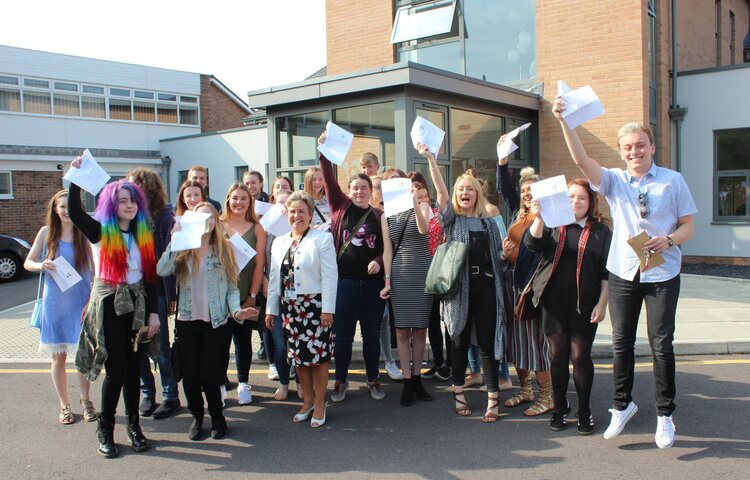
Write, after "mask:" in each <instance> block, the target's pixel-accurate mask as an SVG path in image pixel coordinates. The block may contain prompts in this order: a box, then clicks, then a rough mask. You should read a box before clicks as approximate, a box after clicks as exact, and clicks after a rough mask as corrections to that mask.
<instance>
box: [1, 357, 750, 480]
mask: <svg viewBox="0 0 750 480" xmlns="http://www.w3.org/2000/svg"><path fill="white" fill-rule="evenodd" d="M596 366H597V370H596V377H595V380H594V390H593V395H592V402H591V403H592V408H593V414H594V418H595V421H596V425H597V431H596V433H595V434H594V435H591V436H588V437H582V436H580V435H578V434H577V433H576V429H575V420H574V418H571V419H569V427H568V429H567V430H565V431H563V432H552V431H550V430H549V428H548V421H549V416H548V415H547V416H543V417H538V418H525V417H523V415H522V414H521V407H516V408H514V409H507V408H503V407H501V413H502V414H503V417H502V419H501V420H500V421H499V422H498V423H496V424H491V425H487V424H483V423H482V422H481V415H482V413H483V411H484V407H485V402H486V394H483V393H482V392H479V391H478V390H476V389H473V391H472V389H469V390H468V394H467V398H468V401H469V404H470V405H471V407H472V408H473V409H474V414H473V416H471V417H468V418H462V417H458V416H457V415H456V414H455V413H453V402H452V397H451V393H450V391H451V390H450V387H449V386H448V384H447V383H443V382H435V381H426V382H425V383H426V384H427V388H428V389H429V390H430V391H431V392H433V395H434V400H433V401H432V402H429V403H423V402H418V403H416V404H415V405H413V406H411V407H408V408H404V407H401V406H399V404H398V401H399V394H400V388H401V387H400V385H399V384H398V383H393V382H389V381H388V380H387V378H386V379H385V383H384V388H385V391H386V393H387V396H386V398H385V400H383V401H380V402H377V401H374V400H372V399H370V398H369V395H368V394H367V390H366V388H365V387H364V384H363V381H364V379H363V376H362V374H361V372H360V373H358V374H355V375H354V376H353V377H352V378H351V380H352V388H351V389H350V393H349V395H348V396H347V398H346V401H345V402H344V403H341V404H333V405H329V407H328V422H327V423H326V425H325V426H324V427H323V428H320V429H312V428H310V427H309V424H308V423H302V424H293V423H292V422H291V417H292V415H293V414H294V413H296V411H297V410H298V408H299V405H300V402H299V400H297V399H296V396H295V395H294V394H293V393H292V394H291V395H290V400H289V401H284V402H277V401H275V400H273V391H274V389H275V385H273V383H275V382H270V381H267V380H265V376H264V375H262V373H265V370H264V369H263V370H261V369H260V368H258V369H257V370H254V371H253V379H254V380H255V379H262V380H261V381H254V383H253V394H254V402H253V404H252V405H250V406H239V405H237V403H236V399H235V398H236V397H235V395H236V394H234V393H233V392H230V398H229V400H228V403H227V408H226V411H225V413H226V416H227V418H228V421H229V433H228V436H227V438H225V439H222V440H212V439H207V440H203V441H200V442H191V441H190V440H188V439H187V434H186V432H187V429H188V426H189V423H190V417H189V414H188V413H187V410H186V409H185V408H184V407H183V408H182V409H181V411H180V413H179V414H178V415H177V416H175V417H172V418H170V419H166V420H153V419H143V421H142V426H143V429H144V432H145V434H146V435H147V436H148V437H149V438H150V439H151V441H152V448H151V450H150V451H148V452H146V453H141V454H137V453H134V452H133V451H132V449H131V448H130V447H129V446H127V444H126V435H125V428H124V425H123V423H124V419H123V415H122V408H123V407H122V402H121V403H120V405H119V409H118V420H117V421H118V424H117V428H116V431H115V440H116V442H117V443H118V444H119V445H120V448H121V454H120V456H119V457H118V458H115V459H104V458H102V457H100V456H99V455H98V454H97V453H96V440H95V429H96V427H95V424H90V423H84V422H82V421H81V419H80V408H77V407H75V406H74V412H75V413H76V416H77V422H76V423H75V424H74V425H69V426H63V425H60V424H58V423H57V400H56V395H55V393H54V390H53V387H52V383H51V380H50V377H49V375H48V373H47V370H46V368H43V366H42V365H39V364H33V365H32V364H30V365H24V364H12V365H11V364H2V365H0V405H2V409H1V410H0V465H2V468H1V469H0V471H1V472H2V473H0V477H1V478H7V479H42V478H44V479H46V478H56V479H68V478H70V479H77V480H78V479H81V478H92V479H98V480H105V479H110V478H112V479H115V478H116V479H118V480H121V479H122V478H144V479H151V478H164V479H171V478H182V479H188V478H222V479H231V478H243V479H246V478H261V477H262V478H264V479H265V478H271V479H275V478H297V479H305V478H316V479H317V478H346V479H359V478H378V479H381V478H382V479H386V478H387V479H391V478H394V479H395V478H398V479H401V478H424V479H479V478H493V479H497V478H509V479H518V478H540V479H555V480H560V479H568V478H575V479H587V478H598V479H600V478H628V479H634V478H647V479H650V478H668V479H681V480H687V479H714V480H718V479H740V478H748V473H747V472H748V471H750V433H749V432H750V416H749V415H748V414H747V412H748V409H749V408H750V387H749V386H748V385H750V368H748V367H749V366H750V356H748V355H723V356H696V357H679V358H678V363H677V389H678V396H677V400H676V403H677V411H676V412H675V414H674V420H675V424H676V428H677V441H676V443H675V446H674V447H673V448H671V449H664V450H660V449H658V448H657V447H656V445H655V444H654V429H655V426H656V416H655V415H656V414H655V410H654V400H653V396H654V394H653V390H654V389H653V375H652V373H651V365H650V362H649V361H648V360H645V361H639V362H638V363H637V366H636V381H635V387H634V400H635V402H636V403H637V404H638V406H639V411H638V413H637V414H636V416H635V417H634V418H633V419H632V420H631V421H630V423H629V424H628V425H627V427H626V429H625V431H624V432H623V434H622V435H620V436H619V437H617V438H615V439H613V440H609V441H607V440H604V439H602V437H601V434H602V433H603V431H604V429H605V428H606V425H607V424H608V422H609V414H608V412H607V409H608V408H609V407H610V404H611V400H610V397H611V389H612V373H611V363H608V361H597V363H596ZM40 367H41V368H40ZM156 377H157V379H158V375H157V376H156ZM514 380H515V378H514ZM69 384H70V386H69V392H70V394H71V399H74V398H76V397H77V392H78V386H77V382H76V380H75V377H74V376H73V375H69ZM100 388H101V381H99V382H97V383H95V384H94V385H93V386H92V397H93V399H94V400H95V403H96V404H97V408H98V398H99V391H100ZM292 390H294V387H292ZM510 394H511V392H503V393H502V394H501V400H504V399H505V398H507V397H508V396H510ZM569 399H570V401H571V403H572V404H573V409H574V410H573V411H574V412H575V408H576V397H575V393H574V388H573V386H572V383H571V385H570V389H569ZM183 402H184V399H183ZM572 417H573V416H572ZM206 424H207V425H208V424H209V422H208V420H207V422H206ZM207 425H206V426H207Z"/></svg>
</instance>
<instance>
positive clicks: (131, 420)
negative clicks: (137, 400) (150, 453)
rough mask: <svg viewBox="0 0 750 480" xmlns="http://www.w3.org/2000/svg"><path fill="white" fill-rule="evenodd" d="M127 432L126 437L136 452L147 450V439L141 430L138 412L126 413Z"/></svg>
mask: <svg viewBox="0 0 750 480" xmlns="http://www.w3.org/2000/svg"><path fill="white" fill-rule="evenodd" d="M127 418H128V424H127V427H126V428H127V432H128V438H130V445H131V446H132V447H133V450H135V451H136V452H145V451H146V450H148V440H147V439H146V437H145V436H144V435H143V431H141V424H140V421H139V419H138V414H137V413H136V414H134V415H128V416H127Z"/></svg>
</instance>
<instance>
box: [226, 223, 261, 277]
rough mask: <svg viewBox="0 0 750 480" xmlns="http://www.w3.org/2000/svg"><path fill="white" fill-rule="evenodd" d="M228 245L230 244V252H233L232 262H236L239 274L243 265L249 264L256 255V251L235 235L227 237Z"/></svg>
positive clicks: (237, 234)
mask: <svg viewBox="0 0 750 480" xmlns="http://www.w3.org/2000/svg"><path fill="white" fill-rule="evenodd" d="M251 228H255V227H251ZM229 243H231V244H232V250H233V251H234V260H235V261H236V262H237V271H238V272H241V271H242V269H243V268H245V265H247V264H248V263H250V260H252V259H253V257H255V255H256V253H257V252H256V251H255V249H254V248H253V247H251V246H250V244H249V243H247V242H246V241H245V239H244V238H242V235H240V234H239V233H235V234H234V235H232V236H231V237H229Z"/></svg>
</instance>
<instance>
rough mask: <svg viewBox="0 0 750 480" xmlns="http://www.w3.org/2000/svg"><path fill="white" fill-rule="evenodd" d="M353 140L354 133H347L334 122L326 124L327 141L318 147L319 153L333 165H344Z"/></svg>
mask: <svg viewBox="0 0 750 480" xmlns="http://www.w3.org/2000/svg"><path fill="white" fill-rule="evenodd" d="M353 140H354V134H353V133H350V132H347V131H346V130H344V129H343V128H341V127H339V126H338V125H336V124H335V123H333V122H328V123H327V124H326V141H325V143H321V144H320V145H318V151H319V152H320V153H322V154H323V155H324V156H325V157H326V158H327V159H328V160H330V161H331V163H335V164H336V165H341V164H343V163H344V159H345V158H346V154H347V152H349V147H351V146H352V141H353Z"/></svg>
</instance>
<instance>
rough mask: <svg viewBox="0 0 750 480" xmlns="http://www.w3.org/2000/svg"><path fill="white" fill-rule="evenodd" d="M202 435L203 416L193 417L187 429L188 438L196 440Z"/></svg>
mask: <svg viewBox="0 0 750 480" xmlns="http://www.w3.org/2000/svg"><path fill="white" fill-rule="evenodd" d="M202 437H203V417H193V421H192V422H190V430H188V438H189V439H190V440H193V441H196V440H200V439H201V438H202Z"/></svg>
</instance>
